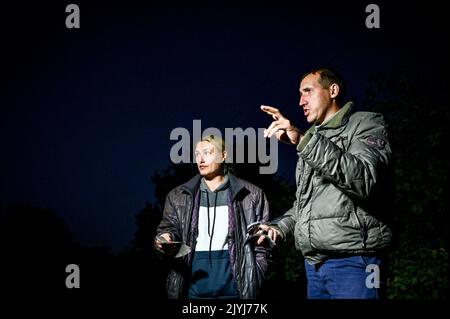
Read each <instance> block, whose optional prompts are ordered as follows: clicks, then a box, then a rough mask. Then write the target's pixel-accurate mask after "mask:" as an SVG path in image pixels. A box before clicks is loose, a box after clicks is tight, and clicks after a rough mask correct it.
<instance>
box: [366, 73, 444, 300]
mask: <svg viewBox="0 0 450 319" xmlns="http://www.w3.org/2000/svg"><path fill="white" fill-rule="evenodd" d="M370 83H371V84H370V88H369V90H368V94H367V98H366V100H365V104H367V105H370V106H371V107H369V109H371V110H375V111H379V112H380V113H382V114H383V115H384V116H385V118H386V121H387V122H388V124H389V137H390V142H391V146H392V149H393V159H392V165H393V170H394V176H395V184H394V185H395V191H394V194H393V195H394V207H393V210H392V212H393V216H392V217H393V225H394V231H395V238H396V240H395V246H394V251H393V253H392V256H391V267H390V268H391V273H390V278H389V289H388V293H389V296H390V297H391V298H418V299H430V298H432V299H435V298H441V299H444V298H445V299H447V298H448V231H449V225H448V198H447V194H448V168H449V161H448V157H447V155H446V152H445V147H446V146H445V145H446V143H445V141H447V140H448V121H449V108H448V82H447V79H446V78H445V75H444V74H442V75H441V76H439V75H438V74H434V75H430V74H425V73H421V74H413V73H411V72H407V71H405V70H398V71H397V72H392V73H391V74H377V75H374V76H373V77H372V79H371V81H370Z"/></svg>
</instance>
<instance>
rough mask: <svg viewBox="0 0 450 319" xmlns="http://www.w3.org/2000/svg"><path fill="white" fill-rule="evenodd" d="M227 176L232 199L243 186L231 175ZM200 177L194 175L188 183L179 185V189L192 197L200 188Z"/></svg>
mask: <svg viewBox="0 0 450 319" xmlns="http://www.w3.org/2000/svg"><path fill="white" fill-rule="evenodd" d="M227 174H228V182H229V186H230V190H231V196H232V198H233V199H234V198H235V197H236V195H237V194H239V193H240V192H241V191H242V190H243V189H244V188H245V186H244V184H243V183H242V181H241V180H240V179H239V178H237V177H236V176H234V175H233V174H231V173H227ZM201 178H202V176H201V175H200V174H197V175H195V176H194V177H193V178H191V179H190V180H189V181H187V182H186V183H184V184H183V185H181V189H183V190H184V191H186V192H188V193H189V194H191V195H192V196H194V194H195V192H196V191H197V189H198V187H200V180H201Z"/></svg>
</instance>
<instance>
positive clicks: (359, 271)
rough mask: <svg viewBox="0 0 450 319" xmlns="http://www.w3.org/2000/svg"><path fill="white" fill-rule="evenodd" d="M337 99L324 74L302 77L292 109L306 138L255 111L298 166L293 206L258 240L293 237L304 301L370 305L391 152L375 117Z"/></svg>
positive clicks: (338, 86) (277, 117) (380, 253)
mask: <svg viewBox="0 0 450 319" xmlns="http://www.w3.org/2000/svg"><path fill="white" fill-rule="evenodd" d="M344 93H345V84H344V81H343V79H342V77H341V76H340V75H339V74H338V73H337V72H336V71H334V70H332V69H329V68H321V69H316V70H313V71H311V72H308V73H307V74H305V75H304V76H303V77H302V80H301V83H300V95H301V97H300V107H301V108H302V110H303V113H304V115H305V117H306V119H307V121H308V123H311V124H312V126H311V128H310V129H309V130H308V131H307V132H306V133H303V132H301V131H300V130H299V129H297V128H296V127H295V126H294V125H292V123H291V122H290V121H289V120H288V119H287V118H285V117H284V116H283V115H282V114H281V113H280V111H279V110H278V109H276V108H274V107H270V106H264V105H263V106H261V109H262V110H263V111H264V112H266V113H267V114H269V115H271V116H272V118H273V120H274V121H273V122H272V123H271V125H270V126H269V127H268V128H267V129H266V130H265V136H266V137H271V136H272V135H273V134H275V135H276V136H277V138H278V139H279V140H281V141H285V142H287V143H290V144H294V145H297V152H298V156H299V159H298V162H297V168H296V182H297V191H296V200H295V202H294V205H293V206H292V208H291V209H290V210H289V211H287V212H286V213H285V214H284V215H283V216H281V217H280V218H278V219H276V220H274V221H272V222H271V223H268V224H267V225H263V226H261V227H260V228H261V230H260V233H261V234H263V233H266V234H267V235H268V236H269V237H270V238H271V239H272V240H274V241H276V240H277V237H281V238H283V239H285V238H286V236H287V235H288V234H293V235H294V238H295V246H296V248H297V249H299V250H301V252H302V254H303V256H304V257H305V268H306V275H307V286H308V298H320V299H326V298H345V299H353V298H358V299H377V298H380V293H382V291H383V288H384V286H385V282H384V280H383V278H384V277H385V275H386V272H385V268H384V267H385V263H386V260H385V259H384V252H385V251H386V249H387V248H388V247H389V245H390V242H391V230H390V229H389V227H388V226H387V224H386V223H385V222H384V217H383V215H386V214H387V211H386V210H385V209H384V208H383V205H381V204H382V203H383V201H385V198H383V197H382V191H383V188H384V187H385V184H384V183H385V181H386V175H387V174H386V168H387V165H388V163H389V159H390V157H391V149H390V146H389V142H388V138H387V132H386V128H385V123H384V119H383V117H382V116H381V115H380V114H376V113H370V112H353V104H352V102H348V103H346V104H344V103H343V102H344V101H343V98H344ZM265 240H266V239H265V237H264V236H261V237H260V238H259V240H258V244H260V245H263V243H264V241H265Z"/></svg>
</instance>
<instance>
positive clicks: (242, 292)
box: [154, 135, 269, 299]
mask: <svg viewBox="0 0 450 319" xmlns="http://www.w3.org/2000/svg"><path fill="white" fill-rule="evenodd" d="M195 157H196V161H197V167H198V170H199V173H200V174H199V175H197V176H195V177H193V178H192V179H191V180H190V181H188V182H187V183H185V184H183V185H180V186H178V187H176V188H175V189H173V190H172V191H171V192H170V193H169V194H168V195H167V198H166V203H165V206H164V212H163V218H162V220H161V223H160V224H159V226H158V229H157V236H156V238H155V241H154V244H155V248H156V249H157V251H159V252H160V253H161V254H162V255H163V256H165V257H167V259H168V261H169V265H170V271H169V274H168V277H167V294H168V297H169V298H170V299H178V298H189V299H241V298H242V299H253V298H257V297H258V294H259V292H260V288H261V285H262V283H263V279H264V273H265V271H266V270H267V257H268V250H267V249H266V248H264V247H262V246H255V241H254V240H248V239H252V238H253V237H248V236H247V226H249V225H251V224H255V223H256V224H257V223H261V222H262V223H264V222H268V220H269V205H268V202H267V199H266V196H265V194H264V192H263V191H262V190H261V189H260V188H258V187H257V186H255V185H253V184H251V183H249V182H247V181H244V180H242V179H239V178H237V177H235V176H234V175H232V174H230V173H226V172H225V171H224V162H225V159H226V157H227V152H226V150H225V143H224V141H223V140H222V139H221V138H218V137H217V136H213V135H211V136H207V137H204V138H203V139H202V140H201V141H199V142H198V143H197V145H196V148H195Z"/></svg>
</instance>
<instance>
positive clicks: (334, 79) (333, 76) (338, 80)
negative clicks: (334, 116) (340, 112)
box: [302, 67, 347, 106]
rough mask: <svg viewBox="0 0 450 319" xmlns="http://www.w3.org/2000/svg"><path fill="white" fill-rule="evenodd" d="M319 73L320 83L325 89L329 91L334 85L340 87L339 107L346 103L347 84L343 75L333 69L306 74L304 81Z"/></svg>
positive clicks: (316, 70)
mask: <svg viewBox="0 0 450 319" xmlns="http://www.w3.org/2000/svg"><path fill="white" fill-rule="evenodd" d="M315 73H319V75H320V78H319V83H320V85H322V87H323V88H324V89H328V88H329V87H330V86H331V85H332V84H337V85H338V86H339V94H338V96H336V101H337V102H338V104H339V106H342V105H343V104H344V103H345V97H346V95H347V85H346V84H345V81H344V78H343V77H342V75H341V74H340V73H339V72H338V71H337V70H336V69H334V68H332V67H320V68H316V69H313V70H311V71H309V72H308V73H305V74H304V75H303V76H302V80H303V79H304V78H305V77H306V76H308V75H309V74H315Z"/></svg>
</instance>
